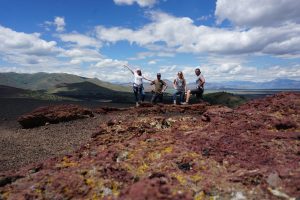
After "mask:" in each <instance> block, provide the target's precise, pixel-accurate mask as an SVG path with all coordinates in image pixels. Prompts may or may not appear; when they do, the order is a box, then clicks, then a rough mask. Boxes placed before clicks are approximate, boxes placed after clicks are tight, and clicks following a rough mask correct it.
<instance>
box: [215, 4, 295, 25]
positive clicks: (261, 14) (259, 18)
mask: <svg viewBox="0 0 300 200" xmlns="http://www.w3.org/2000/svg"><path fill="white" fill-rule="evenodd" d="M299 10H300V1H295V0H260V1H257V0H240V1H236V0H217V2H216V10H215V15H216V17H217V23H218V24H220V23H222V22H223V21H224V20H226V19H227V20H229V21H230V22H232V23H233V24H235V25H238V26H250V27H251V26H280V25H283V24H287V23H299V22H300V14H299Z"/></svg>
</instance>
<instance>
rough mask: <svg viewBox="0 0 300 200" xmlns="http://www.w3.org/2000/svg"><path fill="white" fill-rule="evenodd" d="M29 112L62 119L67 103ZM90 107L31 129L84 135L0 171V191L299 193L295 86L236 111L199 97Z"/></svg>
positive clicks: (69, 195) (48, 194)
mask: <svg viewBox="0 0 300 200" xmlns="http://www.w3.org/2000/svg"><path fill="white" fill-rule="evenodd" d="M38 111H39V112H38V113H35V112H37V111H35V112H33V113H29V114H28V115H27V117H26V116H25V118H26V119H28V118H31V119H35V116H34V115H35V114H36V117H38V118H43V113H42V112H45V113H44V114H45V115H49V113H51V115H54V116H57V117H59V118H61V119H62V121H63V120H65V116H70V112H71V110H69V111H70V112H69V111H68V107H67V106H66V107H65V110H59V113H55V110H54V109H53V107H48V108H43V109H39V110H38ZM92 111H93V113H94V115H95V117H94V118H90V119H89V118H87V119H84V120H85V121H84V122H82V123H80V120H78V121H74V122H73V123H70V124H67V125H65V123H61V124H56V125H47V126H46V127H45V128H43V127H42V128H39V129H36V128H35V129H32V132H36V131H38V133H40V134H41V132H42V131H45V132H47V133H49V134H50V133H51V130H52V131H53V132H55V133H56V132H57V130H58V129H59V130H60V132H62V129H66V130H65V131H66V132H67V130H69V129H67V127H69V126H72V129H71V130H73V131H74V132H76V134H78V133H80V131H82V132H83V133H84V135H86V134H88V133H90V134H91V133H93V134H91V135H92V136H91V137H92V138H91V140H90V141H87V142H86V144H85V145H83V146H81V148H79V149H77V151H75V152H73V153H68V154H66V155H59V156H57V157H55V158H51V159H48V160H45V161H43V162H38V163H35V164H31V165H29V166H27V167H23V168H21V169H18V170H16V171H6V172H3V173H2V174H0V183H1V185H0V197H1V198H2V199H25V198H27V199H133V200H135V199H136V200H137V199H153V200H154V199H155V200H159V199H164V200H173V199H178V200H179V199H185V200H192V199H196V200H198V199H205V200H206V199H225V200H227V199H228V200H229V199H272V200H277V199H278V200H279V199H296V198H297V197H299V196H300V192H299V191H300V182H299V181H300V171H299V169H300V164H299V163H300V158H299V137H300V134H299V132H300V131H299V127H300V94H299V93H280V94H276V95H273V96H270V97H267V98H264V99H258V100H254V101H250V102H248V103H246V104H243V105H241V106H240V107H238V108H236V109H230V108H228V107H224V106H211V105H208V104H207V103H201V104H194V105H185V106H174V105H164V106H151V105H148V104H146V105H144V107H140V108H126V109H112V108H98V109H94V110H92ZM72 112H73V111H72ZM73 114H74V113H73ZM97 119H98V122H97ZM91 121H93V123H89V122H91ZM89 130H90V132H89ZM26 131H27V133H28V131H30V130H26ZM24 135H26V134H24ZM59 135H61V137H66V135H67V134H58V135H57V136H58V137H59ZM71 135H72V134H70V136H71ZM38 136H39V135H38V134H37V137H38ZM65 139H66V138H65ZM54 147H55V148H57V147H56V145H55V144H54ZM37 148H41V147H37ZM3 150H5V149H3Z"/></svg>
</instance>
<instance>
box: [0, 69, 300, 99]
mask: <svg viewBox="0 0 300 200" xmlns="http://www.w3.org/2000/svg"><path fill="white" fill-rule="evenodd" d="M164 81H165V82H166V83H167V84H168V85H169V90H168V91H170V89H172V88H173V87H172V82H171V81H170V80H164ZM0 85H4V86H10V87H15V88H21V89H26V90H44V91H47V92H49V93H51V94H56V93H60V94H67V93H68V94H70V93H71V91H72V92H73V93H77V94H78V93H85V94H95V93H99V94H106V93H107V92H112V93H113V92H124V93H128V92H131V91H132V90H131V85H132V83H121V82H119V83H109V82H105V81H101V80H99V79H97V78H86V77H81V76H77V75H72V74H65V73H44V72H41V73H35V74H19V73H14V72H9V73H0ZM144 87H145V90H146V91H150V90H151V86H150V84H149V83H148V82H146V83H145V86H144ZM192 87H193V86H192V84H189V88H192ZM205 88H206V89H224V90H226V89H300V81H297V80H291V79H275V80H272V81H267V82H251V81H228V82H207V83H206V85H205Z"/></svg>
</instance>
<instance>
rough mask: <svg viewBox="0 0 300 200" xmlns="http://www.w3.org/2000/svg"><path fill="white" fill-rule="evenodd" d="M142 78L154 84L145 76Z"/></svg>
mask: <svg viewBox="0 0 300 200" xmlns="http://www.w3.org/2000/svg"><path fill="white" fill-rule="evenodd" d="M142 77H143V79H145V80H147V81H150V82H152V80H150V79H148V78H146V77H145V76H142Z"/></svg>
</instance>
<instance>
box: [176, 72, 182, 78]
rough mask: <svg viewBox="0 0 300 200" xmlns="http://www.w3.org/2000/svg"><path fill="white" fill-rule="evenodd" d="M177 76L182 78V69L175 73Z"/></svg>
mask: <svg viewBox="0 0 300 200" xmlns="http://www.w3.org/2000/svg"><path fill="white" fill-rule="evenodd" d="M177 76H178V78H181V79H183V73H182V71H179V72H178V73H177Z"/></svg>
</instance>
